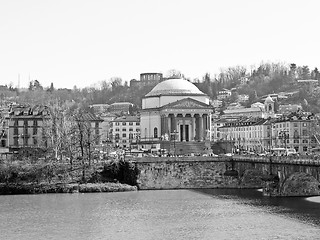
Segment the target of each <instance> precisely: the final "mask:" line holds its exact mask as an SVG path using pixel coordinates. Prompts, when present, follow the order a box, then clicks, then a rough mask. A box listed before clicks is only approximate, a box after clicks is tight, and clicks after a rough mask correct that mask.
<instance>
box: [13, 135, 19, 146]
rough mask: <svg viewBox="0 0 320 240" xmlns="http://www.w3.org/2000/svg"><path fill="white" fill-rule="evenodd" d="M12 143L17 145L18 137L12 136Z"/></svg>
mask: <svg viewBox="0 0 320 240" xmlns="http://www.w3.org/2000/svg"><path fill="white" fill-rule="evenodd" d="M13 145H14V146H18V145H19V142H18V137H14V138H13Z"/></svg>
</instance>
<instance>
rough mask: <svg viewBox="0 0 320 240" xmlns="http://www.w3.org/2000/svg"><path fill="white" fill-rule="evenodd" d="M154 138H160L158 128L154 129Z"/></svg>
mask: <svg viewBox="0 0 320 240" xmlns="http://www.w3.org/2000/svg"><path fill="white" fill-rule="evenodd" d="M153 136H154V138H157V137H158V128H156V127H155V128H154V129H153Z"/></svg>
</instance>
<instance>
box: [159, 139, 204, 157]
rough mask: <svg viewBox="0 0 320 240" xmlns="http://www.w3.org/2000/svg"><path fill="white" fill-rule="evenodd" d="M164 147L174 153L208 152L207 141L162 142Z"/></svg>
mask: <svg viewBox="0 0 320 240" xmlns="http://www.w3.org/2000/svg"><path fill="white" fill-rule="evenodd" d="M161 148H162V149H167V150H168V152H169V153H170V154H172V155H174V153H176V155H189V154H191V153H193V154H201V155H202V154H204V153H207V152H208V150H206V145H205V142H175V143H173V142H162V143H161Z"/></svg>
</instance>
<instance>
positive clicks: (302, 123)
mask: <svg viewBox="0 0 320 240" xmlns="http://www.w3.org/2000/svg"><path fill="white" fill-rule="evenodd" d="M218 123H219V124H221V120H220V121H217V122H216V123H215V124H216V125H217V124H218ZM315 123H316V120H315V117H314V116H313V115H308V114H302V113H292V114H291V115H290V116H283V117H281V118H278V119H271V118H269V119H263V118H252V117H250V118H240V119H238V120H234V121H229V122H228V121H226V122H223V124H221V125H222V126H221V127H220V128H219V127H218V126H217V128H218V130H216V129H215V130H214V132H215V133H216V134H217V136H219V137H220V138H218V137H217V136H214V137H217V139H218V140H224V141H230V142H232V144H233V145H234V149H240V150H247V151H254V152H264V151H270V150H271V149H273V148H294V149H295V150H296V152H298V153H299V154H308V153H311V152H312V149H315V148H318V147H319V144H320V142H319V140H320V137H319V133H317V132H316V131H315V130H314V127H315Z"/></svg>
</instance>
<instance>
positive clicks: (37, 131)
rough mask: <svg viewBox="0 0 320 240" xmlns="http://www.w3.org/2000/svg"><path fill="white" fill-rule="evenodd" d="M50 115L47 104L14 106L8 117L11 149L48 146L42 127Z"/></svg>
mask: <svg viewBox="0 0 320 240" xmlns="http://www.w3.org/2000/svg"><path fill="white" fill-rule="evenodd" d="M49 116H50V111H49V108H48V107H46V106H39V105H37V106H34V107H30V106H21V105H19V106H13V107H12V108H11V109H10V111H9V114H8V116H7V117H6V121H7V123H8V133H7V139H8V147H9V149H10V150H15V149H19V148H21V147H45V146H47V144H48V142H47V141H45V139H44V137H43V131H42V129H43V125H44V124H43V123H44V121H45V120H47V119H48V118H49Z"/></svg>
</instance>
